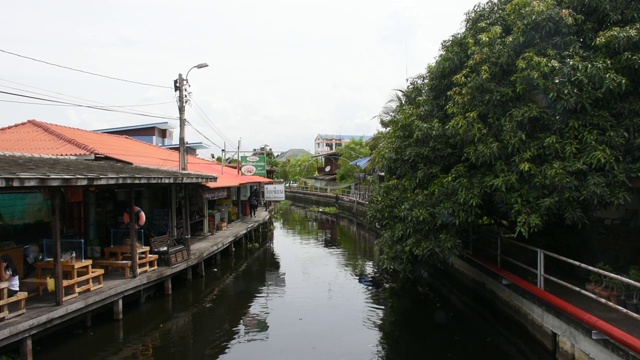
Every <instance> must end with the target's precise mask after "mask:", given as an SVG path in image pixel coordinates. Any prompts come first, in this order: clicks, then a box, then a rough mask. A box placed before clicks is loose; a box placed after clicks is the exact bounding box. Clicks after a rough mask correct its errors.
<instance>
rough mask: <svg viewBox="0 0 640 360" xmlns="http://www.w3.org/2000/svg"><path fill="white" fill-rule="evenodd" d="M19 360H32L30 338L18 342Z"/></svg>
mask: <svg viewBox="0 0 640 360" xmlns="http://www.w3.org/2000/svg"><path fill="white" fill-rule="evenodd" d="M20 359H22V360H33V344H32V342H31V336H25V337H23V338H22V341H20Z"/></svg>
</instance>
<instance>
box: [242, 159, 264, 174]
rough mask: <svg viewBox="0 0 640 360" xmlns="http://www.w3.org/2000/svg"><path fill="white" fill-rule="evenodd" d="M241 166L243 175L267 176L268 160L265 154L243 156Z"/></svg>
mask: <svg viewBox="0 0 640 360" xmlns="http://www.w3.org/2000/svg"><path fill="white" fill-rule="evenodd" d="M240 166H241V168H240V172H241V173H242V175H258V176H267V162H266V161H265V157H264V156H254V155H251V156H241V157H240Z"/></svg>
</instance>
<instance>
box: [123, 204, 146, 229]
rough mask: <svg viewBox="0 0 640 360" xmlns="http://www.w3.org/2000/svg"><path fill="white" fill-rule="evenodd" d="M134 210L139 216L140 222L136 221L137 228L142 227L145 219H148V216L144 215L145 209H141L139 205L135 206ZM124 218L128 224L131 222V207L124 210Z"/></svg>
mask: <svg viewBox="0 0 640 360" xmlns="http://www.w3.org/2000/svg"><path fill="white" fill-rule="evenodd" d="M133 211H135V213H136V216H137V218H138V222H137V223H136V229H140V228H141V227H142V226H143V225H144V223H145V221H147V217H146V216H145V215H144V211H142V209H140V208H139V207H137V206H134V207H133ZM123 218H124V224H125V225H127V224H128V223H129V209H127V210H125V211H124V215H123Z"/></svg>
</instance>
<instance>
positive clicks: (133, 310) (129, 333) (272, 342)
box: [33, 208, 541, 360]
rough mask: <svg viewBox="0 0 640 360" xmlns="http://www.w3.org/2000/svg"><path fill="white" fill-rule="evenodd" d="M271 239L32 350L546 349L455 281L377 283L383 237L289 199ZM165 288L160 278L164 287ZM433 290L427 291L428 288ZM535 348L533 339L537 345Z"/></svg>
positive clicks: (224, 353)
mask: <svg viewBox="0 0 640 360" xmlns="http://www.w3.org/2000/svg"><path fill="white" fill-rule="evenodd" d="M275 223H276V229H275V231H274V235H273V242H272V243H270V244H268V245H266V246H264V247H262V248H260V249H257V250H247V251H246V252H243V251H241V250H240V249H239V250H238V251H236V253H235V256H228V257H226V258H224V259H223V262H222V263H221V264H216V265H212V264H207V266H206V274H205V276H204V277H194V279H193V281H191V282H187V281H186V280H184V281H181V280H175V281H174V288H173V290H174V293H173V295H172V296H165V295H162V294H161V293H160V291H159V292H158V294H156V295H154V296H152V297H151V298H148V299H147V301H146V302H145V303H144V304H140V303H139V301H137V300H134V301H130V302H127V303H125V314H124V320H122V321H121V322H118V321H114V320H112V319H111V310H110V308H106V309H105V310H106V311H105V312H103V313H101V314H99V315H95V316H94V317H93V321H92V325H91V327H90V328H86V327H85V326H84V324H82V323H75V324H69V326H67V327H66V328H65V329H64V330H62V331H58V332H55V333H51V334H48V335H47V336H45V337H40V338H36V339H34V343H33V344H34V358H35V359H43V360H44V359H47V360H51V359H65V360H68V359H156V360H161V359H184V360H186V359H224V360H231V359H260V360H271V359H273V360H275V359H385V360H395V359H527V358H530V359H534V358H535V359H540V358H541V357H540V355H539V354H537V355H536V356H533V355H527V356H525V355H523V354H529V353H531V352H532V351H533V350H532V349H525V348H522V347H521V346H520V345H518V346H515V345H513V343H515V342H512V341H511V340H510V339H509V338H508V337H507V335H509V336H514V335H515V334H514V333H511V332H509V333H507V332H506V331H505V330H503V329H502V328H501V327H497V325H498V324H499V321H497V322H492V321H487V320H486V319H484V318H483V317H481V316H479V315H477V314H476V311H477V308H482V305H481V304H480V306H475V307H474V306H472V307H471V308H475V309H476V310H474V311H469V310H467V309H469V307H467V306H466V305H464V304H465V302H466V300H465V301H461V300H460V299H457V300H460V301H452V299H453V300H456V298H455V297H454V296H452V295H451V294H450V293H448V292H446V291H442V292H440V293H438V292H431V291H428V290H426V289H424V288H422V289H421V291H418V288H417V286H412V285H410V286H407V287H402V288H394V289H393V290H392V291H389V290H390V289H389V288H387V287H380V286H378V283H377V282H375V281H373V282H371V281H370V279H369V277H367V275H371V274H374V273H375V263H376V253H375V251H374V246H373V244H374V237H373V236H372V235H371V234H369V233H367V232H366V231H364V230H363V229H361V228H358V227H357V226H356V225H354V224H353V223H351V222H349V221H346V220H337V219H335V218H334V217H323V216H318V215H315V214H313V213H311V212H305V211H304V210H300V209H296V208H282V209H281V212H280V213H279V214H278V216H277V219H276V221H275ZM159 290H161V289H159ZM425 290H426V291H425ZM534 350H535V349H534Z"/></svg>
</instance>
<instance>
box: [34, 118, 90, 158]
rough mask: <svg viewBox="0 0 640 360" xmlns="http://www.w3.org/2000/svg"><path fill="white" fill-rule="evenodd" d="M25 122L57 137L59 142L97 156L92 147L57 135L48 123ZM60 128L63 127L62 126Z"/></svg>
mask: <svg viewBox="0 0 640 360" xmlns="http://www.w3.org/2000/svg"><path fill="white" fill-rule="evenodd" d="M27 122H29V123H31V124H33V125H34V126H37V127H39V128H40V129H42V130H43V131H44V132H46V133H49V134H51V135H53V136H55V137H57V138H58V139H60V140H63V141H66V142H68V143H69V144H71V145H74V146H76V147H77V148H79V149H81V150H85V151H87V152H90V153H92V154H98V153H99V152H98V150H96V149H95V148H93V147H91V146H89V145H87V144H83V143H81V142H80V141H78V140H76V139H73V138H71V137H69V136H67V135H64V134H61V133H59V132H57V131H55V130H53V129H52V128H51V127H50V126H49V124H48V123H45V122H42V121H38V120H29V121H27ZM62 126H64V125H62ZM67 127H68V128H70V129H77V128H72V127H70V126H67ZM77 130H82V129H77ZM85 131H86V130H85Z"/></svg>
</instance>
